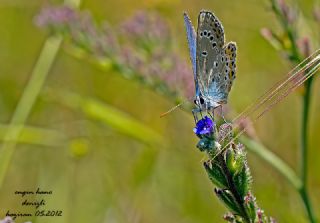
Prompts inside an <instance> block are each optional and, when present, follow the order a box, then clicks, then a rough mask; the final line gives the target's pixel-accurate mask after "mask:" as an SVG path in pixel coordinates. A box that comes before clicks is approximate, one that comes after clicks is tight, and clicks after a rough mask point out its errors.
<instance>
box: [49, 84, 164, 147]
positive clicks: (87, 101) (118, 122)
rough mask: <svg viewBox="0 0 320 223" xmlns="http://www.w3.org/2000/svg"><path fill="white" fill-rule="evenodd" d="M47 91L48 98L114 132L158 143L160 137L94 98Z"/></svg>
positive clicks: (147, 142) (144, 141) (66, 92)
mask: <svg viewBox="0 0 320 223" xmlns="http://www.w3.org/2000/svg"><path fill="white" fill-rule="evenodd" d="M51 91H52V90H48V91H47V93H48V94H49V96H48V97H49V98H51V99H53V100H55V101H57V102H59V103H62V104H64V105H65V106H68V107H69V108H71V109H73V110H75V111H82V112H83V114H84V115H86V116H87V117H88V118H89V119H93V120H97V121H100V122H102V123H104V124H105V125H107V126H110V127H112V128H113V129H115V130H116V131H119V132H120V133H122V134H124V135H127V136H129V137H132V138H134V139H137V140H139V141H141V142H143V143H146V144H149V145H155V144H157V143H160V142H161V141H163V140H162V136H161V135H160V134H159V133H157V132H156V131H154V130H153V129H151V128H150V127H148V126H147V125H145V124H144V123H142V122H140V121H139V120H137V119H135V118H133V117H131V116H130V115H129V114H127V113H125V112H123V111H121V110H119V109H117V108H115V107H113V106H111V105H108V104H107V103H105V102H102V101H99V100H97V99H94V98H89V97H82V96H80V95H78V94H76V93H73V92H68V91H62V90H59V91H52V93H50V92H51Z"/></svg>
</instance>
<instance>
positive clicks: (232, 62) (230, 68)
mask: <svg viewBox="0 0 320 223" xmlns="http://www.w3.org/2000/svg"><path fill="white" fill-rule="evenodd" d="M223 50H224V54H225V58H226V63H225V66H224V80H223V82H225V86H222V89H223V90H224V93H225V95H226V96H227V97H228V94H229V92H230V90H231V87H232V83H233V80H234V79H235V78H236V56H237V45H236V43H234V42H230V43H228V44H227V45H226V46H224V47H223ZM221 84H222V83H221Z"/></svg>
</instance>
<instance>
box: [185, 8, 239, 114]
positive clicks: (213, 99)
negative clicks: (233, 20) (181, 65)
mask: <svg viewBox="0 0 320 223" xmlns="http://www.w3.org/2000/svg"><path fill="white" fill-rule="evenodd" d="M184 22H185V26H186V31H187V40H188V45H189V51H190V59H191V62H192V68H193V74H194V82H195V97H194V103H195V104H196V105H197V109H196V111H208V110H214V109H215V108H217V107H219V106H221V105H222V104H226V103H227V100H228V95H229V92H230V90H231V86H232V83H233V80H234V79H235V77H236V76H235V73H236V51H237V46H236V44H235V43H234V42H229V43H227V44H225V40H224V39H225V37H224V29H223V26H222V24H221V22H220V21H219V19H218V18H217V17H216V16H215V15H214V14H213V13H212V12H209V11H201V12H200V14H199V16H198V27H197V31H195V29H194V27H193V26H192V23H191V21H190V18H189V17H188V15H187V14H186V13H184Z"/></svg>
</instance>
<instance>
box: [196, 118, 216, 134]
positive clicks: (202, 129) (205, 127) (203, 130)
mask: <svg viewBox="0 0 320 223" xmlns="http://www.w3.org/2000/svg"><path fill="white" fill-rule="evenodd" d="M214 125H215V123H214V122H213V121H212V120H211V119H210V118H209V117H208V116H205V117H204V118H202V119H200V120H199V121H198V122H197V123H196V127H195V128H194V129H193V132H194V133H196V134H197V135H205V134H212V133H213V130H214Z"/></svg>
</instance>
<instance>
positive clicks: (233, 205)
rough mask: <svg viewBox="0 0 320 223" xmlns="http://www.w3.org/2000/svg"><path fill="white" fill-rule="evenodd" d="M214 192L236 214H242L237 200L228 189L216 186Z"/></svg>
mask: <svg viewBox="0 0 320 223" xmlns="http://www.w3.org/2000/svg"><path fill="white" fill-rule="evenodd" d="M214 192H215V193H216V195H217V197H218V198H219V199H220V200H221V201H222V202H223V203H224V204H225V205H226V206H227V208H229V209H230V211H232V212H233V213H234V214H240V211H239V208H238V205H237V202H236V201H235V199H234V197H233V196H232V194H231V193H230V192H229V191H228V190H222V189H218V188H215V189H214Z"/></svg>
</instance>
